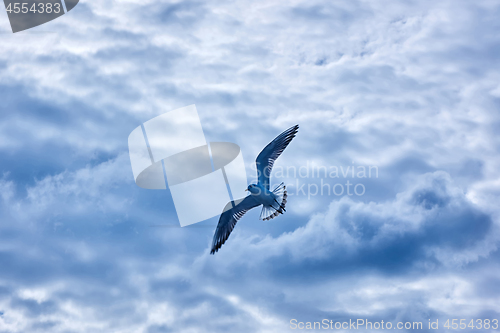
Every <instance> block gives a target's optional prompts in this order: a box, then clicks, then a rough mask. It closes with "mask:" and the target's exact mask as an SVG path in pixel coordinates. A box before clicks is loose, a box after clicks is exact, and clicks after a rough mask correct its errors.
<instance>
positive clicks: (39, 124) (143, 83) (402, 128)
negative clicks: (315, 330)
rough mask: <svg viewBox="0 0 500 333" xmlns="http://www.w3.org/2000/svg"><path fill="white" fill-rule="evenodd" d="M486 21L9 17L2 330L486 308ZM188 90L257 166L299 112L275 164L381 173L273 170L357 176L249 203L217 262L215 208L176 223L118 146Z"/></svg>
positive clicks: (236, 14)
mask: <svg viewBox="0 0 500 333" xmlns="http://www.w3.org/2000/svg"><path fill="white" fill-rule="evenodd" d="M499 18H500V4H499V3H498V1H493V0H482V1H468V0H444V1H428V0H420V1H388V0H381V1H376V2H375V1H359V0H344V1H315V0H312V1H311V0H308V1H305V0H292V1H279V0H255V1H240V0H234V1H227V0H220V1H210V2H204V1H144V0H141V1H139V0H129V1H90V0H84V1H81V2H80V3H79V4H78V6H77V7H75V8H74V9H73V10H72V11H71V12H69V13H68V14H67V15H64V16H62V17H60V18H58V19H56V20H54V21H52V22H49V23H47V24H44V25H42V26H39V27H36V28H33V29H30V30H27V31H24V32H19V33H16V34H12V32H11V30H10V25H9V21H8V18H7V14H6V12H5V11H3V10H2V11H1V13H0V43H1V46H0V98H1V99H0V100H1V112H0V332H106V333H107V332H151V333H153V332H288V331H297V330H292V329H291V328H290V320H291V319H297V321H301V322H308V321H321V320H323V319H328V320H333V321H334V322H336V321H339V322H344V321H346V320H347V321H348V320H349V319H351V320H356V319H359V318H362V319H365V320H370V321H372V322H380V321H381V320H383V321H384V322H388V321H389V322H392V323H394V325H395V323H397V322H407V321H409V322H414V321H415V322H422V323H423V324H424V325H423V328H424V329H423V330H421V331H426V330H427V325H428V322H429V319H430V320H431V321H436V320H439V325H440V328H442V325H443V324H444V322H445V321H446V320H447V319H453V318H458V319H466V320H467V324H469V322H470V320H471V319H474V320H476V319H482V320H484V319H489V320H493V319H500V318H499V317H500V287H499V286H500V278H499V276H500V275H499V274H500V253H499V251H498V245H499V241H500V232H499V225H500V209H499V208H498V201H499V199H500V158H499V157H498V156H499V155H498V152H499V150H500V139H499V137H498V131H499V128H500V113H499V111H500V62H499V56H500V19H499ZM190 104H196V107H197V109H198V113H199V116H200V118H201V121H202V124H203V129H204V131H205V135H206V138H207V140H208V141H227V142H234V143H237V144H238V145H239V146H240V147H241V150H242V153H243V157H244V160H245V164H246V167H247V174H248V179H249V181H252V180H254V179H255V176H254V172H253V167H252V162H253V160H254V159H255V157H256V156H257V154H258V153H259V152H260V150H261V149H262V147H264V146H265V145H266V144H267V143H268V142H269V141H270V140H272V139H273V138H274V137H275V136H276V135H277V134H279V133H280V132H281V131H283V130H284V129H286V128H288V127H290V126H292V125H294V124H296V123H298V124H300V130H299V133H298V136H297V138H296V139H294V141H293V142H292V143H291V144H290V146H289V147H288V148H287V150H286V151H285V152H284V154H283V155H282V156H281V157H280V158H279V159H278V161H277V163H276V164H275V167H279V166H281V167H286V166H293V167H296V168H297V169H298V168H300V167H301V166H305V165H307V163H315V164H317V165H323V166H328V167H333V166H337V167H341V166H342V167H343V168H347V167H352V166H353V165H354V166H376V167H377V168H378V177H377V176H375V175H373V174H372V177H369V178H368V177H367V178H358V177H352V175H346V177H344V176H343V175H342V174H340V175H339V177H338V178H333V177H323V176H318V175H316V176H315V177H312V176H310V177H299V176H297V177H293V175H288V176H287V177H283V179H279V178H280V177H275V180H274V183H278V182H280V181H286V182H287V183H290V184H291V185H290V191H293V190H294V186H293V185H296V184H299V185H304V186H305V189H307V188H311V189H314V186H313V185H318V184H322V183H321V182H323V184H325V183H326V184H329V185H330V186H333V185H335V184H345V183H346V181H350V182H351V183H353V184H358V183H361V184H363V186H364V188H365V189H366V191H365V193H364V194H363V195H360V196H358V195H347V194H346V193H345V192H344V193H343V195H333V194H330V195H328V194H324V195H315V196H309V197H308V195H306V194H303V193H295V194H296V195H294V196H290V197H289V200H288V203H287V208H288V209H287V213H286V214H285V215H283V216H280V217H279V218H277V219H275V220H272V221H270V222H268V221H266V222H263V221H259V220H258V217H259V211H257V210H254V211H251V212H249V213H247V214H246V215H245V217H244V218H243V219H242V220H240V222H238V225H237V226H236V228H235V231H234V232H233V234H231V237H230V238H229V240H228V242H227V243H226V244H225V245H224V246H223V247H222V249H221V250H220V251H219V252H218V253H217V254H216V255H215V256H211V255H209V251H210V243H211V239H212V236H213V232H214V229H215V225H216V223H217V217H214V218H212V219H210V220H208V221H204V222H202V223H200V224H197V225H195V226H192V227H186V228H180V227H178V225H179V221H178V219H177V215H176V212H175V208H174V205H173V202H172V197H171V195H170V192H169V191H168V190H167V191H153V190H144V189H141V188H139V187H137V186H136V184H135V183H134V179H133V175H132V170H131V166H130V159H129V156H128V147H127V138H128V135H129V134H130V132H131V131H132V130H133V129H134V128H136V127H137V126H139V125H140V124H141V123H144V122H145V121H147V120H149V119H151V118H153V117H155V116H157V115H160V114H163V113H165V112H167V111H170V110H174V109H177V108H180V107H183V106H186V105H190ZM275 171H276V170H275ZM295 188H296V186H295ZM199 191H207V192H209V189H204V188H200V189H199ZM467 330H471V328H467V329H466V330H462V331H467ZM351 331H352V330H351ZM476 331H477V330H476ZM483 331H484V330H483Z"/></svg>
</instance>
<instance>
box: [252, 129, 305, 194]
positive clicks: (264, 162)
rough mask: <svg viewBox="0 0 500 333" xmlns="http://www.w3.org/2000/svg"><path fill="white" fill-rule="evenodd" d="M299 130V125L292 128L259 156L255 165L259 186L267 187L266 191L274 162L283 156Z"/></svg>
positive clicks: (272, 142) (271, 143)
mask: <svg viewBox="0 0 500 333" xmlns="http://www.w3.org/2000/svg"><path fill="white" fill-rule="evenodd" d="M298 130H299V125H295V126H292V127H290V128H289V129H287V130H286V131H284V132H283V133H281V134H280V135H278V136H277V137H276V139H274V140H273V141H271V142H270V143H269V144H268V145H267V146H266V147H265V148H264V149H262V151H261V152H260V154H259V156H257V159H256V160H255V163H256V164H257V176H258V177H259V184H260V185H262V186H265V188H266V189H268V190H269V177H270V176H271V170H272V168H273V165H274V161H275V160H276V159H277V158H278V157H279V156H280V155H281V153H282V152H283V150H285V148H286V147H287V146H288V144H289V143H290V141H292V139H293V138H294V137H295V135H296V134H297V131H298Z"/></svg>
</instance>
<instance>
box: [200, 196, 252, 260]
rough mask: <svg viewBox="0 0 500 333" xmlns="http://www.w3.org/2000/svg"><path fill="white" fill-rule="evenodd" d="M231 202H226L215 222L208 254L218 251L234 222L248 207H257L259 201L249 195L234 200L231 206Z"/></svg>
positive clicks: (231, 229)
mask: <svg viewBox="0 0 500 333" xmlns="http://www.w3.org/2000/svg"><path fill="white" fill-rule="evenodd" d="M232 204H233V203H232V202H228V204H227V205H226V207H225V208H224V212H223V213H222V214H221V215H220V218H219V223H218V224H217V229H215V234H214V239H213V241H212V250H211V251H210V254H214V253H215V252H217V251H219V249H220V248H221V246H222V244H224V242H225V241H226V240H227V238H228V237H229V234H231V231H233V229H234V226H235V225H236V222H238V220H239V219H240V218H241V217H242V216H243V215H244V214H245V213H246V212H247V211H249V210H250V209H252V208H254V207H257V206H259V205H260V203H259V202H258V201H257V200H255V199H254V198H253V197H252V196H251V195H249V196H247V197H245V198H243V199H240V200H236V201H235V206H234V207H233V208H231V209H228V208H229V207H231V206H232Z"/></svg>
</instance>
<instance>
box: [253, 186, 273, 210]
mask: <svg viewBox="0 0 500 333" xmlns="http://www.w3.org/2000/svg"><path fill="white" fill-rule="evenodd" d="M248 191H249V192H250V193H251V195H252V196H253V197H254V198H255V200H257V201H258V202H259V203H261V204H263V205H264V206H271V207H274V206H276V195H275V194H274V193H273V192H271V191H269V190H268V189H267V188H265V187H263V186H262V185H260V184H253V186H249V187H248Z"/></svg>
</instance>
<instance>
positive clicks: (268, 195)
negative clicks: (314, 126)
mask: <svg viewBox="0 0 500 333" xmlns="http://www.w3.org/2000/svg"><path fill="white" fill-rule="evenodd" d="M298 130H299V125H295V126H292V127H290V128H289V129H287V130H286V131H284V132H283V133H281V134H280V135H278V136H277V137H276V139H274V140H273V141H271V142H270V143H269V144H268V145H267V146H266V147H265V148H264V149H262V151H261V152H260V154H259V156H257V159H256V160H255V164H256V165H257V177H258V183H257V184H250V185H248V188H247V189H246V190H245V191H248V192H250V195H248V196H246V197H245V198H243V199H240V200H236V201H230V202H228V203H227V205H226V207H225V208H224V211H223V213H222V214H221V215H220V218H219V223H218V224H217V229H215V234H214V239H213V241H212V250H211V251H210V254H215V252H217V251H219V249H220V248H221V246H222V244H224V243H225V241H226V240H227V238H228V237H229V235H230V234H231V232H232V231H233V229H234V226H235V225H236V222H238V220H239V219H240V218H241V217H242V216H243V215H244V214H245V213H246V212H248V211H249V210H250V209H252V208H255V207H258V206H260V205H262V206H263V207H262V211H261V213H260V219H261V220H270V219H273V218H275V217H276V216H278V214H283V212H286V210H285V204H286V197H287V195H286V186H285V184H284V183H281V184H279V185H278V186H276V188H275V189H274V190H273V191H272V192H271V191H270V190H269V185H270V182H269V177H270V175H271V170H272V168H273V165H274V161H276V159H277V158H278V157H279V156H280V155H281V153H282V152H283V151H284V150H285V148H286V147H287V146H288V144H289V143H290V142H291V141H292V139H293V138H294V137H295V135H296V134H297V131H298Z"/></svg>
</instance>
